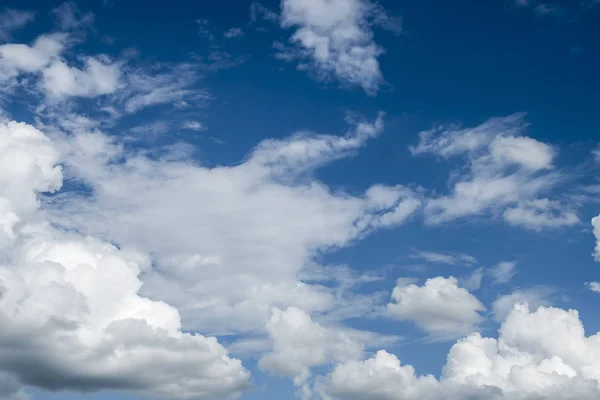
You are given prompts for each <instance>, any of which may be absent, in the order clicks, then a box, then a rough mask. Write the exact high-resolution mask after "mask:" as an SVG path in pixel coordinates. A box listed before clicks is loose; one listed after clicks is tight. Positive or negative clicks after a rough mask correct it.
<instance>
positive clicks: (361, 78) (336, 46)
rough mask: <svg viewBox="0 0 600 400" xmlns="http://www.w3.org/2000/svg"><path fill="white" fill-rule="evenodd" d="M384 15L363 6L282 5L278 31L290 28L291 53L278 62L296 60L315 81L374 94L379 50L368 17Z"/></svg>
mask: <svg viewBox="0 0 600 400" xmlns="http://www.w3.org/2000/svg"><path fill="white" fill-rule="evenodd" d="M375 11H377V13H378V14H377V15H379V16H381V15H384V13H383V10H382V9H381V8H377V7H375V6H374V5H373V4H372V3H371V2H370V1H368V0H282V2H281V26H282V27H284V28H291V27H295V28H296V31H295V33H294V34H293V35H292V37H291V38H290V42H292V43H293V44H294V45H295V48H294V49H293V50H288V51H284V52H283V53H282V56H283V57H282V58H283V59H287V60H290V59H296V58H298V59H300V60H304V61H301V63H300V64H299V68H301V69H310V70H311V71H312V72H313V73H314V74H315V76H316V77H317V78H318V79H320V80H329V79H331V78H335V79H337V80H339V81H340V82H341V83H342V84H345V85H351V86H359V87H362V88H363V89H364V90H365V91H366V92H367V93H368V94H375V93H376V92H377V91H378V90H379V87H380V85H381V84H382V82H383V77H382V75H381V72H380V69H379V62H378V60H377V59H378V57H379V56H380V55H381V54H382V53H383V49H382V48H381V47H380V46H379V45H377V44H376V43H375V42H374V40H373V32H372V30H371V26H372V25H373V24H374V22H373V16H374V12H375Z"/></svg>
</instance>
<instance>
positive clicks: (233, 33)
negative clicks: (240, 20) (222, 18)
mask: <svg viewBox="0 0 600 400" xmlns="http://www.w3.org/2000/svg"><path fill="white" fill-rule="evenodd" d="M223 36H225V37H226V38H227V39H233V38H236V37H240V36H244V31H243V30H242V29H241V28H231V29H229V30H228V31H227V32H225V33H224V34H223Z"/></svg>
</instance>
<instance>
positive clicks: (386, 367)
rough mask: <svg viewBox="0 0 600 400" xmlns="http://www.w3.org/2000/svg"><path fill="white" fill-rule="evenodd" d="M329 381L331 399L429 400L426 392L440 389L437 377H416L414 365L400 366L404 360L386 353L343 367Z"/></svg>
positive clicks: (326, 391)
mask: <svg viewBox="0 0 600 400" xmlns="http://www.w3.org/2000/svg"><path fill="white" fill-rule="evenodd" d="M328 378H329V379H328V382H327V386H326V388H325V389H324V392H325V393H326V396H327V397H326V398H327V399H331V398H333V399H348V400H354V399H356V400H358V399H363V398H368V399H373V400H387V399H390V400H421V399H424V398H426V397H423V394H424V393H428V392H433V391H436V390H437V387H438V381H437V380H436V379H435V378H434V377H433V376H431V375H427V376H416V375H415V369H414V368H413V367H412V366H411V365H406V366H404V365H400V360H398V358H397V357H396V356H395V355H393V354H389V353H388V352H386V351H385V350H380V351H378V352H377V354H376V355H375V357H373V358H370V359H368V360H365V361H361V362H359V361H351V362H348V363H345V364H341V365H339V366H337V367H336V368H335V369H334V371H333V372H332V373H331V375H330V376H329V377H328Z"/></svg>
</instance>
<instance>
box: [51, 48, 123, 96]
mask: <svg viewBox="0 0 600 400" xmlns="http://www.w3.org/2000/svg"><path fill="white" fill-rule="evenodd" d="M120 77H121V71H120V67H119V64H115V63H111V62H110V60H107V59H105V58H103V57H99V58H94V57H88V58H86V60H85V68H84V69H83V70H81V69H78V68H75V67H69V66H68V65H67V64H66V63H64V62H62V61H55V62H53V63H52V64H50V65H49V66H48V67H47V68H45V69H44V70H43V78H42V86H43V88H44V90H45V92H46V93H47V94H48V95H50V96H52V97H58V98H61V97H73V96H81V97H95V96H99V95H105V94H110V93H114V92H115V91H116V90H117V89H118V87H119V80H120Z"/></svg>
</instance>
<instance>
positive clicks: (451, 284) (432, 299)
mask: <svg viewBox="0 0 600 400" xmlns="http://www.w3.org/2000/svg"><path fill="white" fill-rule="evenodd" d="M392 298H393V299H394V302H393V303H390V304H388V306H387V314H388V315H389V316H391V317H393V318H396V319H399V320H408V321H414V322H415V323H416V324H417V325H418V326H419V327H420V328H421V329H423V330H424V331H425V332H427V333H428V334H430V335H431V336H432V337H433V338H436V339H448V338H456V337H457V336H461V335H464V334H466V333H469V332H472V331H473V329H475V327H476V326H477V324H479V322H481V320H482V317H481V315H480V314H479V313H480V312H482V311H484V310H485V307H484V305H483V304H481V302H480V301H479V300H478V299H477V298H476V297H475V296H473V295H472V294H471V293H469V292H468V291H467V290H466V289H464V288H461V287H459V286H458V280H457V279H456V278H454V277H449V278H443V277H441V276H440V277H437V278H430V279H427V281H426V282H425V284H424V285H423V286H418V285H416V284H414V283H410V281H407V280H406V279H399V280H398V282H397V284H396V287H395V288H394V290H393V292H392Z"/></svg>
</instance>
